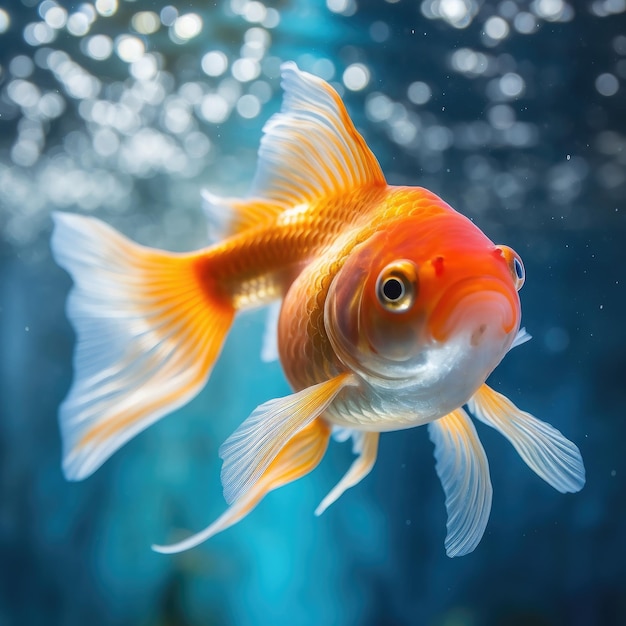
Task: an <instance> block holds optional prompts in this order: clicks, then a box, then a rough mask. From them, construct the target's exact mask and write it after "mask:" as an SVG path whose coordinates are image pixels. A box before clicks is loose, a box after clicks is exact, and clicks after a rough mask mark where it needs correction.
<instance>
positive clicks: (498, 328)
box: [429, 276, 520, 346]
mask: <svg viewBox="0 0 626 626" xmlns="http://www.w3.org/2000/svg"><path fill="white" fill-rule="evenodd" d="M519 307H520V305H519V298H518V295H517V292H516V291H515V290H514V289H513V288H512V287H511V286H509V285H507V284H505V283H504V282H503V281H502V280H500V279H498V278H494V277H492V276H484V277H479V278H475V277H472V278H466V279H463V280H461V281H459V282H457V283H455V284H453V285H452V286H451V287H450V288H449V289H447V291H446V292H445V293H444V294H443V296H442V297H441V298H440V299H439V301H438V302H437V304H436V306H435V308H434V309H433V311H432V313H431V315H430V320H429V327H430V332H431V335H432V337H433V339H435V340H436V341H438V342H445V341H446V340H448V339H449V338H450V337H451V336H453V335H454V336H456V335H458V334H460V333H464V334H468V336H469V341H470V344H471V345H472V346H478V345H480V344H481V343H483V342H484V341H485V340H486V339H487V338H488V337H493V335H494V334H495V335H502V334H504V335H506V336H508V335H511V337H512V336H513V335H514V331H515V330H517V326H518V325H519V318H520V315H519Z"/></svg>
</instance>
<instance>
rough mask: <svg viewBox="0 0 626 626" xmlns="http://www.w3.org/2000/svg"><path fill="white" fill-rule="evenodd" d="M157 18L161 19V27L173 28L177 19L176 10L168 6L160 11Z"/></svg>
mask: <svg viewBox="0 0 626 626" xmlns="http://www.w3.org/2000/svg"><path fill="white" fill-rule="evenodd" d="M159 17H160V18H161V24H163V26H173V25H174V22H176V19H177V18H178V9H177V8H176V7H173V6H172V5H170V4H168V5H167V6H165V7H163V8H162V9H161V13H160V14H159Z"/></svg>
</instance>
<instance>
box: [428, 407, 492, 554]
mask: <svg viewBox="0 0 626 626" xmlns="http://www.w3.org/2000/svg"><path fill="white" fill-rule="evenodd" d="M428 432H429V435H430V438H431V440H432V442H433V443H434V444H435V459H436V461H437V463H436V466H435V467H436V469H437V474H438V475H439V479H440V480H441V484H442V486H443V490H444V492H445V494H446V509H447V511H448V524H447V528H448V535H447V537H446V541H445V546H446V554H447V555H448V556H451V557H452V556H462V555H464V554H468V553H469V552H472V550H474V549H475V548H476V546H477V545H478V543H479V542H480V540H481V538H482V536H483V533H484V532H485V527H486V526H487V520H488V519H489V513H490V512H491V494H492V489H491V480H490V478H489V464H488V462H487V455H486V454H485V450H484V449H483V446H482V444H481V443H480V440H479V439H478V434H477V433H476V429H475V428H474V425H473V424H472V422H471V420H470V418H469V416H468V414H467V413H466V412H465V411H464V410H463V409H457V410H456V411H452V413H449V414H448V415H446V416H445V417H442V418H441V419H438V420H437V421H435V422H431V423H430V424H429V425H428Z"/></svg>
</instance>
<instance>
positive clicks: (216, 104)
mask: <svg viewBox="0 0 626 626" xmlns="http://www.w3.org/2000/svg"><path fill="white" fill-rule="evenodd" d="M200 114H201V115H202V117H203V118H204V119H205V120H206V121H207V122H211V123H213V124H220V123H222V122H225V121H226V120H227V119H228V115H229V114H230V107H229V106H228V102H227V101H226V98H224V97H223V96H221V95H220V94H217V93H210V94H207V95H206V96H204V98H202V102H201V103H200Z"/></svg>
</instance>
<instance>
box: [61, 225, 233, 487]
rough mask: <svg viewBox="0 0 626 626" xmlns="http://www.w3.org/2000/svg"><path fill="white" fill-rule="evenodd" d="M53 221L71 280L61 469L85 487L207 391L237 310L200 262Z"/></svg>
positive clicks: (95, 228)
mask: <svg viewBox="0 0 626 626" xmlns="http://www.w3.org/2000/svg"><path fill="white" fill-rule="evenodd" d="M53 217H54V222H55V228H54V232H53V235H52V241H51V246H52V253H53V255H54V258H55V260H56V261H57V263H58V264H59V265H60V266H61V267H63V268H65V269H66V270H67V271H68V272H69V273H70V275H71V276H72V278H73V279H74V286H73V288H72V290H71V292H70V295H69V298H68V304H67V314H68V317H69V319H70V321H71V322H72V324H73V326H74V329H75V331H76V348H75V354H74V380H73V383H72V387H71V388H70V391H69V393H68V396H67V398H66V399H65V400H64V401H63V403H62V405H61V407H60V409H59V421H60V426H61V434H62V437H63V457H64V458H63V469H64V472H65V475H66V477H67V478H68V479H69V480H80V479H83V478H85V477H86V476H88V475H89V474H91V473H92V472H93V471H95V470H96V469H97V468H98V467H99V466H100V465H101V464H102V463H103V462H104V461H105V460H106V459H107V458H108V457H109V456H110V455H111V454H113V452H115V450H117V449H118V448H119V447H120V446H122V445H123V444H124V443H125V442H127V441H128V440H129V439H130V438H131V437H133V436H134V435H136V434H137V433H139V432H141V431H142V430H143V429H145V428H146V427H147V426H149V425H150V424H152V423H154V422H155V421H156V420H158V419H159V418H160V417H162V416H163V415H165V414H167V413H170V412H172V411H173V410H174V409H176V408H178V407H180V406H182V405H183V404H185V403H186V402H188V401H189V400H190V399H191V398H193V397H194V396H195V395H196V394H197V393H198V392H199V391H200V389H202V387H203V386H204V384H205V382H206V380H207V378H208V376H209V373H210V371H211V368H212V366H213V364H214V362H215V360H216V359H217V357H218V355H219V352H220V350H221V347H222V343H223V341H224V339H225V337H226V333H227V332H228V329H229V328H230V324H231V322H232V319H233V316H234V309H233V308H232V306H230V304H229V303H224V302H221V301H218V300H217V299H214V298H213V296H212V294H211V293H210V291H208V288H207V287H206V285H205V284H204V283H203V282H202V281H201V279H200V277H199V273H198V271H197V268H198V255H196V254H189V255H182V254H174V253H170V252H163V251H160V250H154V249H150V248H146V247H144V246H139V245H137V244H135V243H133V242H131V241H129V240H128V239H126V238H125V237H123V236H122V235H120V234H119V233H117V232H116V231H115V230H113V229H112V228H111V227H110V226H107V225H106V224H104V223H103V222H101V221H99V220H97V219H94V218H89V217H83V216H81V215H71V214H68V213H55V214H54V215H53ZM205 282H206V281H205ZM213 305H214V306H213Z"/></svg>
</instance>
